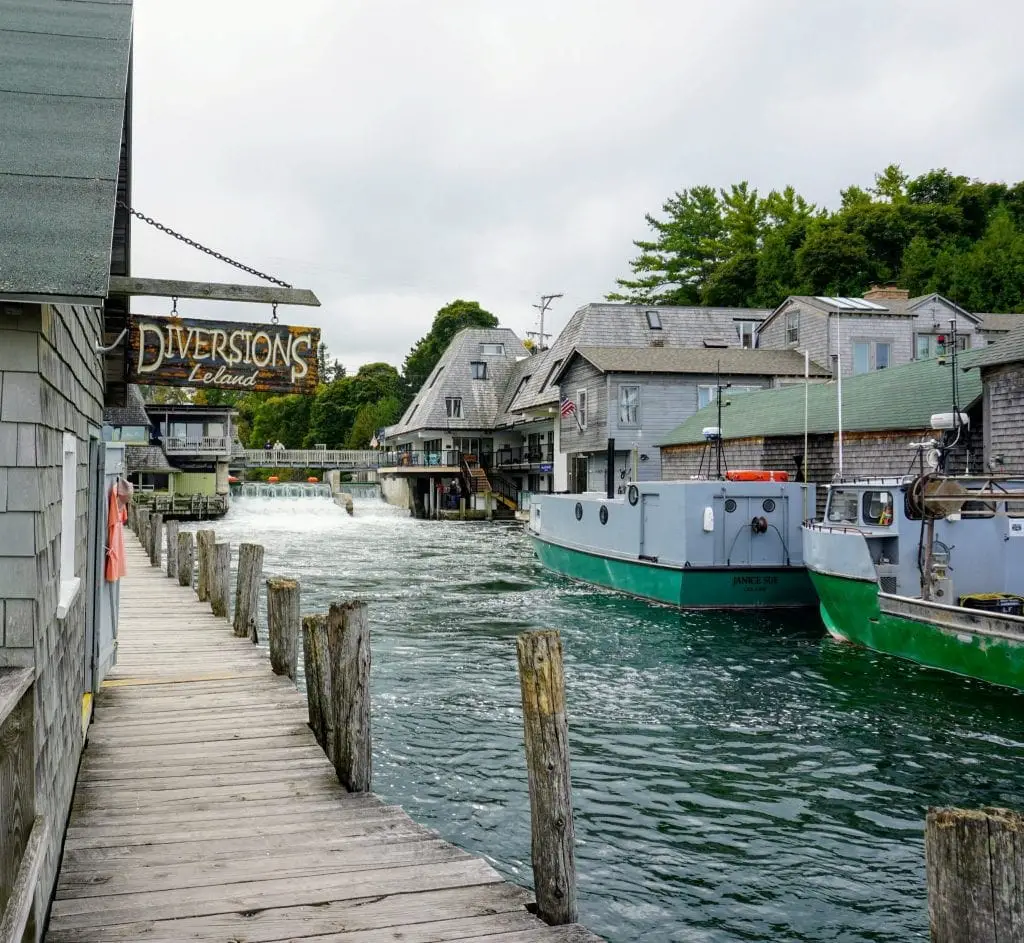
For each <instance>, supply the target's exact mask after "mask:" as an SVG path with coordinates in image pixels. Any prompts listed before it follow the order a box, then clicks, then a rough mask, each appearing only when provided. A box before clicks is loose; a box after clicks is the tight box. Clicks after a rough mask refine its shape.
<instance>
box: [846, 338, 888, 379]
mask: <svg viewBox="0 0 1024 943" xmlns="http://www.w3.org/2000/svg"><path fill="white" fill-rule="evenodd" d="M891 365H892V343H891V342H890V341H874V340H855V341H854V342H853V372H854V373H855V374H858V373H870V372H871V371H872V370H885V369H887V368H888V367H890V366H891Z"/></svg>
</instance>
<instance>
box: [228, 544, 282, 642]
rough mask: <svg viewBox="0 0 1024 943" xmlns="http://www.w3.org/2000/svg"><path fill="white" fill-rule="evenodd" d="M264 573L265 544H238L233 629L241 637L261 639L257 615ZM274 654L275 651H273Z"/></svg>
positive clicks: (253, 640) (254, 640)
mask: <svg viewBox="0 0 1024 943" xmlns="http://www.w3.org/2000/svg"><path fill="white" fill-rule="evenodd" d="M262 575H263V546H262V545H261V544H239V545H238V576H237V577H236V580H235V613H234V619H233V622H232V629H233V631H234V633H235V635H237V636H238V637H239V638H250V639H252V642H253V644H254V645H255V644H256V642H257V641H259V633H258V632H257V616H258V614H259V604H260V577H261V576H262ZM271 654H273V653H271Z"/></svg>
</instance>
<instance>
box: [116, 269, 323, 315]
mask: <svg viewBox="0 0 1024 943" xmlns="http://www.w3.org/2000/svg"><path fill="white" fill-rule="evenodd" d="M107 293H108V295H130V296H132V297H150V298H174V299H178V298H198V299H200V300H206V301H240V302H252V303H255V304H269V305H279V304H282V305H305V306H307V307H313V308H318V307H320V299H319V298H317V296H316V295H315V294H313V292H312V291H310V290H309V289H308V288H283V287H281V286H279V285H235V284H228V283H222V282H184V281H177V280H175V279H170V278H136V277H134V276H131V275H111V276H110V284H109V288H108V289H107Z"/></svg>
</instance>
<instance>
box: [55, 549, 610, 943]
mask: <svg viewBox="0 0 1024 943" xmlns="http://www.w3.org/2000/svg"><path fill="white" fill-rule="evenodd" d="M125 538H126V540H125V542H126V545H127V548H128V565H129V571H130V572H129V576H128V577H126V578H125V579H124V580H123V581H122V587H121V621H120V630H119V653H118V664H117V666H116V668H115V670H114V671H113V672H112V673H111V676H110V678H109V679H108V680H107V682H106V683H105V684H104V686H103V690H102V692H101V693H100V695H99V696H98V697H97V699H96V704H95V714H94V720H93V724H92V726H91V728H90V733H89V744H88V747H87V749H86V752H85V755H84V757H83V761H82V767H81V770H80V773H79V779H78V785H77V787H76V791H75V799H74V805H73V807H72V813H71V820H70V824H69V828H68V832H67V842H66V845H65V849H64V858H63V863H62V866H61V872H60V879H59V882H58V886H57V892H56V898H55V900H54V902H53V908H52V913H51V918H50V924H49V928H48V931H47V935H46V939H47V940H49V941H50V943H72V941H74V943H88V941H114V940H146V941H166V943H170V941H175V943H181V941H186V940H218V941H234V943H242V941H244V943H256V941H273V940H303V939H315V940H316V941H317V943H385V941H401V943H434V941H438V943H440V941H447V940H461V941H471V940H479V941H482V943H533V941H552V943H553V941H574V943H576V941H578V943H583V941H597V937H595V936H593V935H592V934H590V933H589V932H587V931H586V930H584V929H583V928H582V927H579V926H572V927H548V926H546V925H545V924H543V923H542V922H541V921H540V920H538V919H537V918H536V917H534V916H533V915H531V914H530V913H529V912H528V911H527V909H526V905H527V904H528V903H529V902H530V901H531V899H532V897H531V895H530V894H528V893H527V892H526V891H525V890H523V889H522V888H519V887H516V886H514V885H511V884H507V883H504V882H503V881H502V879H501V877H500V876H499V875H498V874H497V872H495V871H494V870H493V869H492V868H491V867H490V866H489V865H487V864H486V863H485V862H483V861H481V860H480V859H478V858H474V857H473V856H471V855H469V854H467V853H466V852H464V851H462V850H460V849H459V848H456V847H454V846H453V845H451V844H449V843H448V842H445V841H443V840H441V839H439V838H438V837H437V835H436V834H435V833H433V832H431V831H429V830H428V829H425V828H423V827H422V826H419V825H417V824H416V823H415V822H413V821H412V820H411V819H410V818H409V816H408V815H406V814H405V812H403V811H402V810H401V809H400V808H398V807H396V806H389V805H386V804H385V803H384V802H382V801H381V800H380V799H379V798H377V797H376V796H374V795H350V794H348V793H346V792H345V791H344V790H343V789H342V788H341V787H340V786H339V785H338V782H337V779H336V777H335V774H334V770H333V767H332V766H331V764H330V763H329V762H328V760H327V758H326V757H325V756H324V754H323V752H322V751H321V750H320V748H319V746H317V743H316V740H315V739H314V737H313V734H312V732H311V731H310V730H309V727H308V726H307V723H306V720H307V714H306V704H305V698H304V697H303V696H302V695H301V694H300V693H299V692H298V691H296V689H295V687H294V685H293V684H292V682H290V681H288V680H287V679H286V678H281V677H277V676H275V675H273V674H272V673H271V671H270V667H269V665H268V663H267V661H266V656H265V655H264V654H263V652H262V651H261V650H260V649H258V648H257V647H256V646H254V645H253V644H252V643H251V642H249V641H248V640H247V639H238V638H235V637H233V636H232V634H231V630H230V627H229V625H228V624H227V623H226V622H225V621H224V620H223V619H218V618H215V617H214V616H213V615H212V614H211V613H210V610H209V606H208V605H206V604H205V603H200V602H198V601H197V600H196V598H195V595H194V594H193V593H192V592H191V590H189V589H187V588H183V587H180V586H178V584H177V581H176V580H170V579H168V578H167V577H166V576H164V574H163V571H162V570H158V569H155V568H152V567H150V566H149V561H148V559H147V558H146V556H145V554H144V553H143V551H142V549H141V548H140V546H139V544H138V543H137V541H136V540H135V538H134V537H132V536H131V535H130V534H127V533H126V535H125Z"/></svg>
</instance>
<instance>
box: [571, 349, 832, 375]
mask: <svg viewBox="0 0 1024 943" xmlns="http://www.w3.org/2000/svg"><path fill="white" fill-rule="evenodd" d="M575 353H576V354H578V355H579V356H580V357H582V358H583V359H584V360H587V361H589V362H590V363H592V364H593V365H594V366H595V367H597V369H598V370H601V371H602V372H604V373H700V374H708V373H715V372H716V371H717V370H721V372H722V373H724V374H727V375H734V376H735V375H739V376H787V377H802V376H803V375H804V358H803V354H798V353H797V352H796V351H795V350H751V349H750V348H746V347H731V348H724V349H716V350H704V349H694V348H678V347H641V348H636V347H579V348H577V349H576V351H575ZM571 360H572V358H571V357H570V358H569V359H568V360H566V361H565V363H563V364H562V366H561V367H559V370H558V372H557V373H556V374H555V376H554V377H553V382H555V383H557V382H558V380H559V378H560V376H561V374H562V373H564V372H565V370H566V369H567V368H568V366H569V363H570V362H571ZM809 372H810V375H811V376H812V377H816V378H821V377H831V376H832V373H831V371H830V370H826V369H825V368H824V367H822V366H819V365H818V364H816V363H814V362H813V361H811V363H810V369H809Z"/></svg>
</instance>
